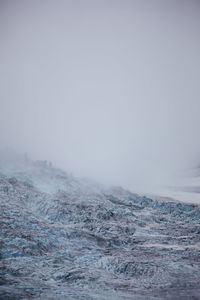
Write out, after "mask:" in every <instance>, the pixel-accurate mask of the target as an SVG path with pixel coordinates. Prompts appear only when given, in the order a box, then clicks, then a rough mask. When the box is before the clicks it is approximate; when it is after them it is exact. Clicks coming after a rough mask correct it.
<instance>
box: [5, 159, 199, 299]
mask: <svg viewBox="0 0 200 300" xmlns="http://www.w3.org/2000/svg"><path fill="white" fill-rule="evenodd" d="M0 235H1V236H0V237H1V243H0V264H1V265H0V268H1V278H0V284H1V285H0V299H12V300H14V299H24V300H25V299H87V300H90V299H91V300H93V299H99V300H100V299H102V300H103V299H120V300H121V299H127V300H128V299H138V300H140V299H150V300H151V299H181V300H182V299H200V208H199V206H197V205H195V204H186V203H180V202H173V201H169V200H168V199H165V201H161V200H156V199H154V200H152V199H150V198H148V197H141V196H138V195H136V194H133V193H131V192H129V191H126V190H124V189H122V188H116V187H115V188H114V187H113V188H105V187H102V186H101V185H99V184H97V183H95V182H91V181H89V180H82V179H77V178H74V177H73V176H72V175H69V174H66V173H65V172H63V171H61V170H58V169H55V168H53V167H52V166H51V165H49V164H48V163H46V162H35V163H34V162H31V161H29V160H27V161H24V160H21V161H20V160H19V161H18V162H17V163H15V164H14V163H12V164H1V175H0Z"/></svg>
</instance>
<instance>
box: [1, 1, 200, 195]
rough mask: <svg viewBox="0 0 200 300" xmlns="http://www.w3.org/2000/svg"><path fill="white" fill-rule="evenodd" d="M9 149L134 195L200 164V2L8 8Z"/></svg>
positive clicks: (4, 77) (4, 105)
mask: <svg viewBox="0 0 200 300" xmlns="http://www.w3.org/2000/svg"><path fill="white" fill-rule="evenodd" d="M0 42H1V47H0V65H1V68H0V82H1V83H0V84H1V87H0V94H1V95H0V143H1V147H12V148H14V149H16V151H18V152H22V153H23V152H27V153H28V154H29V156H30V157H32V158H33V159H45V160H50V161H52V162H53V164H55V165H56V166H58V167H62V168H63V169H64V170H66V171H69V172H72V173H73V174H74V175H77V176H81V177H90V178H92V179H95V180H97V181H99V182H102V183H106V184H115V185H121V186H124V187H125V188H129V189H131V190H133V191H140V192H154V191H156V190H157V189H158V188H159V187H161V186H169V185H175V184H176V182H177V180H178V177H179V176H180V174H181V172H182V171H184V170H187V169H188V168H190V167H192V166H194V165H195V164H197V163H199V161H200V138H199V128H200V117H199V112H200V99H199V95H200V84H199V78H200V56H199V53H200V2H199V1H195V0H188V1H184V0H180V1H178V0H173V1H171V0H168V1H162V0H158V1H156V0H144V1H141V0H138V1H137V0H136V1H135V0H132V1H129V0H121V1H118V0H100V1H97V0H85V1H81V0H70V1H67V0H66V1H62V0H59V1H50V0H49V1H25V0H24V1H22V0H18V1H14V0H13V1H10V0H5V1H2V0H1V1H0Z"/></svg>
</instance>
